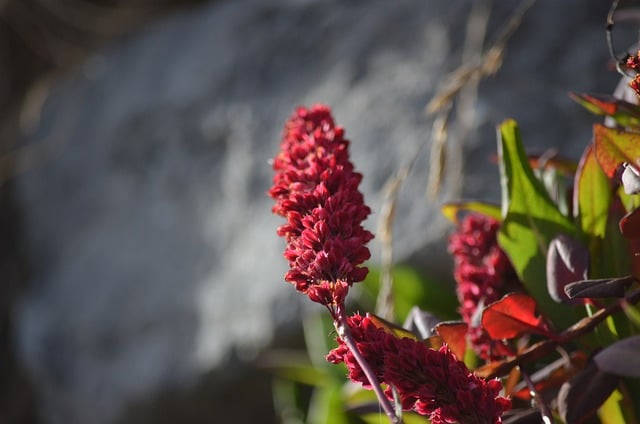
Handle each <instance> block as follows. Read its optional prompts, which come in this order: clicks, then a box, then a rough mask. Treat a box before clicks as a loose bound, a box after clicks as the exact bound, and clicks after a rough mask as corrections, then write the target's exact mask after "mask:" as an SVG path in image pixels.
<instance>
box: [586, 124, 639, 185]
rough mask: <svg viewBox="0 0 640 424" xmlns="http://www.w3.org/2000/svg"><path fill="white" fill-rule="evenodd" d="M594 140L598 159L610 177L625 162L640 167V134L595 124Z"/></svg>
mask: <svg viewBox="0 0 640 424" xmlns="http://www.w3.org/2000/svg"><path fill="white" fill-rule="evenodd" d="M593 142H594V144H595V155H596V159H597V160H598V163H599V164H600V166H601V167H602V170H603V171H604V172H605V174H607V176H608V177H609V178H613V177H614V176H615V174H616V171H617V170H618V168H619V167H620V165H622V164H623V163H625V162H627V163H630V164H632V165H634V166H635V167H640V134H636V133H630V132H626V131H624V130H619V129H615V128H609V127H605V126H604V125H601V124H595V125H594V126H593Z"/></svg>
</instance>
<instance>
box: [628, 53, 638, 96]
mask: <svg viewBox="0 0 640 424" xmlns="http://www.w3.org/2000/svg"><path fill="white" fill-rule="evenodd" d="M625 66H626V67H627V68H629V69H633V70H634V71H636V72H640V51H638V53H636V54H635V55H634V56H631V55H629V56H627V60H626V61H625ZM629 87H631V89H632V90H633V91H634V92H635V93H636V94H637V95H639V96H640V73H638V74H636V76H635V77H634V78H633V79H632V80H631V81H629Z"/></svg>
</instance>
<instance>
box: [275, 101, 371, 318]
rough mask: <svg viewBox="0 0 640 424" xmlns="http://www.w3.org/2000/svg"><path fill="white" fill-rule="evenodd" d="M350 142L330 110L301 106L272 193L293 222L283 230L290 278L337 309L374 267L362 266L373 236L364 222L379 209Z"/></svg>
mask: <svg viewBox="0 0 640 424" xmlns="http://www.w3.org/2000/svg"><path fill="white" fill-rule="evenodd" d="M348 147H349V141H348V140H346V139H345V138H344V130H343V129H342V127H338V126H335V124H334V121H333V118H332V116H331V111H330V109H329V108H328V107H326V106H322V105H315V106H313V107H312V108H310V109H306V108H303V107H300V108H298V109H297V110H296V112H295V113H294V114H293V116H291V118H290V119H289V121H288V122H287V123H286V125H285V128H284V134H283V137H282V143H281V146H280V148H281V150H280V153H279V154H278V155H277V156H276V157H275V159H274V161H273V169H274V171H275V176H274V178H273V187H272V188H271V190H270V191H269V194H270V196H271V197H273V198H274V199H275V200H276V204H275V206H274V207H273V212H274V213H276V214H278V215H281V216H283V217H285V218H286V219H287V222H286V224H284V225H282V226H281V227H279V228H278V235H280V236H282V237H285V239H286V241H287V248H286V250H285V253H284V256H285V258H286V259H287V260H288V261H289V268H290V269H289V272H288V273H287V274H286V276H285V279H286V280H287V281H289V282H290V283H292V284H294V285H295V287H296V289H297V290H298V291H300V292H302V293H305V294H307V295H308V296H309V298H310V299H311V300H313V301H315V302H318V303H321V304H323V305H325V306H327V307H329V308H330V309H332V308H334V307H335V306H337V305H341V304H342V303H343V302H344V298H345V296H346V294H347V291H348V289H349V287H350V286H351V285H352V284H353V283H354V282H358V281H362V280H364V278H365V276H366V274H367V271H368V270H367V268H365V267H362V266H360V265H362V263H363V262H364V261H366V260H367V259H369V257H370V253H369V249H367V247H366V246H365V244H366V243H367V242H368V241H369V240H371V239H372V238H373V234H371V233H370V232H369V231H367V230H365V229H364V228H363V227H362V225H361V224H362V221H364V219H365V218H366V217H367V216H368V215H369V214H370V213H371V210H370V209H369V208H368V207H367V206H366V205H365V204H364V198H363V196H362V193H360V191H359V190H358V186H359V184H360V181H361V180H362V175H361V174H359V173H357V172H354V167H353V164H352V163H351V162H350V160H349V150H348Z"/></svg>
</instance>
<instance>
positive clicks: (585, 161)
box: [573, 145, 613, 256]
mask: <svg viewBox="0 0 640 424" xmlns="http://www.w3.org/2000/svg"><path fill="white" fill-rule="evenodd" d="M575 187H576V189H575V191H574V208H573V209H574V213H575V214H576V215H577V218H578V222H579V224H580V229H581V230H582V232H583V233H584V234H586V235H588V236H589V238H590V243H589V247H590V251H591V254H592V256H595V254H594V252H593V250H592V244H594V243H595V241H596V240H598V239H603V238H604V236H605V233H606V231H607V216H608V215H609V206H610V205H611V199H612V197H613V194H612V191H611V183H610V182H609V179H608V178H607V176H606V175H605V173H604V172H603V171H602V168H600V165H598V162H597V161H596V157H595V155H594V150H593V145H589V146H588V147H587V149H586V150H585V152H584V154H583V155H582V159H581V160H580V164H579V165H578V172H577V173H576V177H575Z"/></svg>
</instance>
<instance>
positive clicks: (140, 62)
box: [15, 0, 616, 424]
mask: <svg viewBox="0 0 640 424" xmlns="http://www.w3.org/2000/svg"><path fill="white" fill-rule="evenodd" d="M472 3H473V2H472V1H471V0H468V1H463V0H450V1H447V2H442V1H439V0H432V1H425V0H410V1H409V0H407V1H402V2H386V1H373V2H370V1H367V2H365V1H350V2H340V1H315V0H308V1H302V0H298V1H294V0H289V1H286V0H282V1H263V0H236V1H226V2H225V1H219V2H216V3H214V4H209V5H205V6H202V7H199V8H195V9H193V10H190V11H187V12H182V13H179V14H176V15H174V16H172V17H170V18H168V19H166V20H164V21H163V22H161V23H158V24H154V25H151V26H149V27H147V28H144V29H142V30H141V31H139V32H138V33H135V34H133V35H131V36H129V37H127V38H126V39H124V40H121V41H119V42H117V43H115V44H113V45H111V46H109V47H108V48H106V49H104V50H103V51H101V52H99V53H98V54H96V55H95V56H94V57H92V58H91V59H90V60H88V61H87V62H86V63H85V64H84V65H83V66H82V67H81V68H79V69H78V70H77V71H76V72H74V73H73V74H72V75H70V76H69V77H68V78H67V79H65V80H64V81H63V82H61V83H60V84H58V85H57V86H56V87H54V89H53V91H52V94H51V96H50V98H49V99H48V101H47V102H46V104H45V106H44V109H43V111H42V117H41V122H40V125H39V127H38V129H37V131H36V132H35V133H34V134H32V135H30V136H29V138H28V141H29V142H32V143H43V144H44V145H46V144H47V143H49V144H51V145H61V146H62V148H61V149H59V152H58V153H56V154H55V155H54V156H53V157H51V158H50V159H49V160H48V161H47V163H46V164H43V165H41V166H39V167H38V168H36V169H35V170H33V171H31V172H29V173H27V174H25V175H23V176H21V177H20V178H19V179H18V180H17V189H18V191H19V201H20V204H21V206H22V208H23V210H24V220H25V226H26V229H27V243H28V246H29V254H30V258H31V263H32V271H33V279H32V281H31V284H30V290H29V291H28V293H27V294H26V295H25V297H24V299H23V301H22V303H21V305H20V307H19V308H18V309H17V311H16V315H15V331H16V333H17V334H18V344H19V350H20V356H21V358H22V360H23V362H24V364H25V366H26V367H27V368H28V370H29V371H30V373H31V375H32V376H33V379H34V381H35V382H36V383H37V385H38V390H39V399H40V402H41V405H42V411H41V414H42V422H43V423H66V424H74V423H96V424H100V423H112V422H115V421H117V420H120V421H121V422H143V421H145V419H143V418H131V417H129V418H127V415H126V414H125V415H123V414H124V411H126V410H127V408H129V407H130V406H131V405H133V404H136V403H140V402H144V401H145V400H146V399H151V398H153V396H155V395H157V394H158V393H162V392H164V391H175V392H177V393H179V392H181V391H183V390H187V391H188V390H190V388H192V387H195V386H197V385H198V384H200V383H201V382H202V379H203V378H204V377H205V376H207V375H211V373H214V374H215V373H219V372H221V371H220V370H223V371H225V374H224V375H225V376H226V377H224V378H227V380H224V381H227V382H230V381H233V378H234V377H233V372H232V371H233V370H232V369H231V366H230V364H236V366H237V367H238V370H240V369H241V366H240V365H238V364H241V363H242V362H243V361H250V360H251V359H252V358H253V357H254V356H255V354H256V353H257V352H259V351H260V350H261V349H263V348H264V347H265V346H267V345H269V344H270V343H271V342H272V340H273V337H274V334H279V333H280V332H281V331H287V329H291V328H295V327H296V322H298V320H299V317H300V313H301V311H302V310H303V309H304V308H305V307H310V308H314V307H316V306H315V305H307V302H304V299H301V296H297V295H296V293H294V290H293V289H292V288H291V287H290V286H289V285H287V284H285V283H284V282H283V279H282V275H283V273H284V271H285V269H286V264H285V262H284V260H283V259H282V257H281V252H282V250H283V248H284V244H283V242H282V241H281V240H279V239H278V238H277V237H276V235H275V228H276V226H278V225H280V223H281V221H280V219H279V218H277V217H274V216H272V215H271V213H270V207H271V204H272V202H271V200H270V199H269V198H268V197H267V196H266V195H265V192H266V190H267V189H268V188H269V185H270V182H271V171H270V167H269V162H268V161H269V159H270V158H271V157H272V156H273V155H274V154H275V152H276V150H277V147H278V143H279V136H280V131H281V128H282V124H283V123H284V121H285V119H286V118H287V117H288V116H289V115H290V114H291V112H292V111H293V109H294V107H295V106H296V105H299V104H305V105H311V104H313V103H316V102H321V103H326V104H329V105H331V106H332V107H333V109H334V115H335V118H336V120H337V122H338V124H340V125H342V126H344V127H345V128H346V132H347V136H348V138H349V139H351V140H352V159H353V161H354V162H355V164H356V167H357V168H358V170H360V171H362V172H363V173H364V175H365V179H364V182H363V185H362V188H363V190H364V192H365V197H366V200H367V201H368V203H369V204H370V205H371V207H372V209H373V210H374V211H376V213H374V214H373V216H372V217H371V219H370V221H369V223H368V227H369V228H370V229H372V230H375V227H376V220H377V217H378V215H377V211H379V210H380V207H381V203H382V186H383V185H384V183H385V181H386V180H387V179H388V178H389V177H390V176H391V175H392V174H393V173H394V172H396V171H397V170H398V169H399V167H401V166H403V165H404V164H406V163H407V162H408V161H409V160H410V159H411V158H412V157H413V156H415V155H416V152H417V151H418V147H419V146H420V145H421V144H422V143H425V141H426V140H428V137H429V134H430V131H431V124H432V122H431V118H428V117H427V116H426V115H425V114H424V106H425V105H426V103H427V102H428V101H429V100H430V98H431V97H432V96H433V95H434V93H435V92H436V90H437V89H438V88H439V87H440V86H441V84H442V78H443V75H444V74H446V73H447V72H449V71H451V70H453V69H455V68H456V67H457V66H458V65H459V64H460V63H461V51H462V47H463V44H464V33H465V27H466V22H467V17H468V14H469V10H470V6H471V4H472ZM513 3H514V2H512V1H507V0H503V1H502V0H501V1H495V2H493V6H492V12H491V19H490V22H489V31H488V40H489V41H491V40H495V39H496V37H497V36H498V34H499V33H500V31H501V30H502V28H503V27H504V25H505V22H506V21H507V20H508V18H509V16H510V15H511V13H512V12H513V10H514V8H515V5H514V4H513ZM600 3H603V2H596V1H590V2H584V1H578V0H572V1H566V2H563V4H562V7H560V6H559V5H558V4H557V2H554V1H540V2H538V3H537V4H536V5H535V6H534V7H533V8H532V9H531V10H530V11H529V13H528V14H527V15H526V17H525V19H524V21H523V24H522V27H521V28H520V29H519V31H518V32H517V33H516V34H515V35H514V36H513V38H512V39H511V40H510V42H509V43H508V48H507V55H506V59H505V63H504V66H503V68H502V69H501V70H500V71H499V73H498V74H497V75H496V76H494V77H491V78H489V79H488V80H486V81H485V82H483V83H482V84H481V86H480V93H479V98H478V101H477V104H476V109H475V112H476V114H475V118H474V121H473V122H471V123H470V125H471V130H472V131H471V132H470V133H469V134H468V136H467V137H465V139H464V140H461V139H460V137H458V138H457V139H456V136H457V135H459V133H456V128H457V126H456V125H457V124H456V121H453V123H452V137H453V139H452V144H451V146H450V155H449V158H448V161H447V164H448V166H447V168H446V176H447V178H446V179H445V184H444V186H443V188H442V193H441V199H442V200H451V199H454V198H458V197H460V196H464V197H474V198H481V199H488V200H494V201H497V200H498V196H499V191H498V190H499V183H498V177H497V170H496V168H495V165H494V164H492V163H491V161H490V156H491V155H492V154H493V153H494V152H495V129H494V128H495V125H496V124H497V123H498V122H500V121H501V120H502V119H504V118H506V117H513V118H515V119H517V120H518V121H519V122H520V123H521V128H522V133H523V137H524V139H525V142H526V143H527V145H528V146H530V147H531V149H532V150H534V151H537V152H542V151H543V150H544V149H546V148H549V147H551V146H558V147H559V148H560V150H561V152H562V153H565V154H567V155H570V156H572V157H574V158H576V157H577V156H578V155H579V153H580V152H581V151H582V149H583V147H584V146H585V144H586V143H587V142H588V141H589V139H590V131H591V125H590V123H591V122H592V117H591V116H589V114H588V113H586V112H584V111H583V110H581V108H580V107H579V106H577V105H575V104H573V103H572V102H571V100H569V98H568V96H567V92H568V91H592V92H598V91H599V92H607V91H611V90H612V89H613V87H614V86H615V83H616V76H615V75H614V73H612V72H609V71H608V70H607V68H606V65H607V60H608V55H607V48H606V44H605V41H604V22H605V16H606V8H607V5H606V4H600ZM462 142H464V146H463V147H460V146H462V144H461V143H462ZM456 146H458V147H456ZM456 148H458V149H461V151H463V152H464V155H462V156H461V155H460V154H456ZM428 150H429V149H428V146H427V148H423V149H421V150H420V151H419V153H418V155H419V159H418V161H417V163H416V165H415V168H414V170H413V172H412V173H411V175H410V177H409V179H408V181H407V182H406V184H405V185H404V187H403V189H402V192H401V196H400V203H399V210H398V219H397V222H396V226H395V231H396V242H395V246H396V251H395V254H396V256H397V258H399V259H404V260H408V261H412V262H413V263H414V264H416V265H419V266H421V267H422V268H424V269H425V270H430V271H431V272H433V273H442V272H444V271H446V269H447V267H446V264H447V261H446V259H445V260H443V258H446V253H445V251H444V247H443V243H442V237H443V234H444V233H445V231H446V230H447V228H448V226H447V223H446V222H445V220H444V219H442V218H441V217H440V212H439V202H435V201H432V200H429V199H427V198H426V197H425V195H424V193H425V186H426V181H427V174H428V170H427V168H428V167H427V163H428ZM463 158H464V162H463V161H462V159H463ZM463 167H464V181H463V184H462V186H461V185H460V184H459V181H458V180H459V177H460V174H461V172H462V171H461V170H462V169H463ZM371 248H372V251H373V254H374V257H373V261H374V262H375V261H376V260H377V259H378V257H379V249H380V248H379V245H378V244H377V242H376V241H375V240H374V241H373V242H372V244H371ZM425 252H428V254H425ZM233 358H236V359H233ZM229 361H232V362H229ZM238 372H240V371H238ZM215 375H218V374H215ZM229 375H231V376H229ZM229 384H231V383H229ZM213 386H216V385H215V384H214V385H213ZM225 387H231V386H225ZM225 387H220V385H218V386H217V387H215V390H218V391H224V390H225ZM212 390H213V389H212ZM242 390H247V389H246V388H244V389H238V391H242ZM226 394H227V397H225V398H224V399H228V397H235V398H238V399H239V400H240V401H242V396H241V394H240V393H237V394H235V396H234V395H232V394H231V393H226ZM256 396H257V395H256ZM266 396H268V394H266ZM210 402H211V405H213V406H211V407H210V408H209V410H210V411H214V412H213V413H215V415H214V416H215V417H218V418H221V416H223V414H224V412H230V411H229V409H231V405H232V404H231V403H225V401H224V400H221V398H219V397H216V396H213V395H212V396H211V398H210ZM239 404H242V403H239ZM225 405H226V407H225ZM216 408H217V410H216ZM245 409H246V408H245ZM256 411H258V412H256V415H255V416H254V417H253V418H260V422H270V418H269V417H267V416H265V415H264V414H265V412H264V410H260V409H256ZM231 413H233V411H231ZM244 413H245V414H248V413H249V412H247V411H244ZM257 414H262V415H257ZM141 416H144V414H142V415H141ZM185 416H188V415H185ZM247 416H250V415H247ZM165 418H166V417H165ZM183 418H184V416H183ZM206 419H209V422H216V421H210V420H211V417H210V416H209V417H206ZM187 421H188V420H182V421H181V420H180V419H179V418H176V419H175V420H174V421H173V422H187ZM204 421H205V418H203V422H204ZM220 421H223V420H222V419H220ZM247 421H249V419H248V418H247ZM154 422H160V421H158V420H156V421H154ZM168 422H169V421H168ZM188 422H197V421H195V420H191V421H188ZM236 422H244V421H242V420H236Z"/></svg>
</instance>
